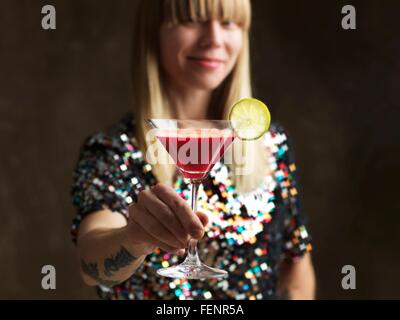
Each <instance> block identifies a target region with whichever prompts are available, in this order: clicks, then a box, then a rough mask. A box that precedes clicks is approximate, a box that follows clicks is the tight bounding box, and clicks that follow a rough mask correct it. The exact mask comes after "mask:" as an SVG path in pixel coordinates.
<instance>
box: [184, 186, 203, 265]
mask: <svg viewBox="0 0 400 320" xmlns="http://www.w3.org/2000/svg"><path fill="white" fill-rule="evenodd" d="M200 183H201V182H199V181H190V185H191V191H192V192H191V194H192V195H191V203H192V206H191V207H192V211H193V214H196V211H197V192H198V190H199V185H200ZM185 263H187V264H191V265H196V266H200V265H201V262H200V258H199V255H198V253H197V240H196V239H190V240H189V244H188V252H187V257H186V259H185Z"/></svg>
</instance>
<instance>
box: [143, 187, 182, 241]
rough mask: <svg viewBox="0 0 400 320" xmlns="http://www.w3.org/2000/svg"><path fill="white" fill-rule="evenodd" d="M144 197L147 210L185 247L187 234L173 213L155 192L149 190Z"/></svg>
mask: <svg viewBox="0 0 400 320" xmlns="http://www.w3.org/2000/svg"><path fill="white" fill-rule="evenodd" d="M145 197H147V198H148V199H146V200H148V201H146V205H147V206H146V208H147V210H148V211H149V212H150V213H151V214H152V215H153V216H154V217H155V218H156V219H157V220H158V222H159V223H161V224H163V225H164V226H165V228H166V229H168V230H169V232H171V233H172V234H173V235H174V236H175V237H176V238H177V239H178V240H179V241H180V242H181V244H182V245H183V247H185V246H186V244H187V243H188V241H189V235H188V234H187V232H186V231H185V229H184V227H183V225H182V224H181V222H180V221H179V220H178V218H177V217H176V216H175V214H174V213H173V212H172V211H171V209H170V208H169V207H168V206H167V205H166V204H165V203H164V202H163V201H162V200H160V199H159V198H158V197H157V195H156V194H155V193H153V192H149V193H147V194H146V195H145Z"/></svg>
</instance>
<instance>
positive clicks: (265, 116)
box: [229, 98, 271, 140]
mask: <svg viewBox="0 0 400 320" xmlns="http://www.w3.org/2000/svg"><path fill="white" fill-rule="evenodd" d="M229 120H230V121H231V125H232V127H233V129H234V131H235V132H236V134H237V136H238V137H239V138H240V139H242V140H255V139H258V138H260V137H261V136H262V135H263V134H264V133H266V132H267V131H268V130H269V126H270V124H271V114H270V112H269V110H268V107H267V106H266V105H265V104H264V103H263V102H261V101H260V100H257V99H254V98H244V99H241V100H239V101H238V102H237V103H235V104H234V105H233V107H232V109H231V111H230V113H229Z"/></svg>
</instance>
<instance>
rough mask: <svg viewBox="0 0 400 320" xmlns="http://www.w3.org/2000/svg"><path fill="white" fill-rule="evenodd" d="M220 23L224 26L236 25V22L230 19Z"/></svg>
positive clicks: (231, 26)
mask: <svg viewBox="0 0 400 320" xmlns="http://www.w3.org/2000/svg"><path fill="white" fill-rule="evenodd" d="M221 25H222V26H223V27H225V28H233V27H235V26H236V23H235V22H234V21H232V20H224V21H222V22H221Z"/></svg>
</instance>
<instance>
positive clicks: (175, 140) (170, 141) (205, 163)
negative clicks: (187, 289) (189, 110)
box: [146, 119, 235, 279]
mask: <svg viewBox="0 0 400 320" xmlns="http://www.w3.org/2000/svg"><path fill="white" fill-rule="evenodd" d="M146 122H147V124H148V125H149V126H150V127H151V129H152V131H153V133H154V135H155V136H156V137H157V139H158V140H159V141H160V142H161V144H162V145H163V146H164V148H165V149H166V150H167V152H168V153H169V155H170V156H171V158H172V159H173V160H174V162H175V164H176V166H177V167H178V169H179V170H180V172H181V173H182V175H183V177H184V179H185V182H187V183H188V184H189V185H190V188H191V199H190V200H191V208H192V211H193V214H194V213H195V212H196V208H197V207H196V203H197V191H198V188H199V186H200V184H201V183H202V181H203V180H204V179H205V178H206V177H207V176H208V174H209V172H210V170H211V169H212V168H213V166H214V165H215V164H216V163H217V162H218V161H219V160H220V159H221V157H222V156H223V155H224V153H225V151H226V150H227V149H228V148H229V146H230V145H231V144H232V142H233V140H234V139H235V133H234V130H233V128H232V126H231V122H230V121H226V120H179V119H147V120H146ZM157 273H158V274H160V275H162V276H165V277H170V278H186V279H204V278H222V277H224V276H226V275H227V274H228V273H227V272H226V271H225V270H220V269H216V268H212V267H210V266H207V265H205V264H204V263H202V262H201V261H200V258H199V255H198V252H197V240H196V239H190V240H189V243H188V250H187V255H186V258H185V260H184V261H183V262H182V263H181V264H179V265H176V266H172V267H168V268H161V269H158V270H157Z"/></svg>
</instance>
